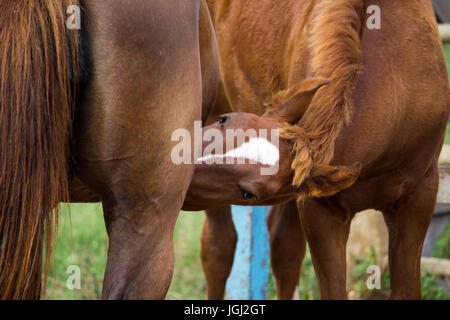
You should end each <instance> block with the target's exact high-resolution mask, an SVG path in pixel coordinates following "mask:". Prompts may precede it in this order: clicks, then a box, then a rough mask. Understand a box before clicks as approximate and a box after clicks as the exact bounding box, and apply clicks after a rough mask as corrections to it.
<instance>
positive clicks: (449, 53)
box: [444, 43, 450, 74]
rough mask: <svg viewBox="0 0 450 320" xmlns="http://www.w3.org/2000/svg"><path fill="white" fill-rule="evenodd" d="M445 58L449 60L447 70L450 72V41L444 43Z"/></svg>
mask: <svg viewBox="0 0 450 320" xmlns="http://www.w3.org/2000/svg"><path fill="white" fill-rule="evenodd" d="M444 53H445V59H446V60H447V70H448V73H449V74H450V43H444Z"/></svg>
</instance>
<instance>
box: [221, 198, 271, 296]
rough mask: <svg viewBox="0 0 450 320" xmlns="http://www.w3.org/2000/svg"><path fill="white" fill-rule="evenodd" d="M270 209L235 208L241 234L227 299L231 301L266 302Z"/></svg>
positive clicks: (239, 233)
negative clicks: (268, 218)
mask: <svg viewBox="0 0 450 320" xmlns="http://www.w3.org/2000/svg"><path fill="white" fill-rule="evenodd" d="M269 209H270V208H269V207H241V206H232V207H231V213H232V216H233V223H234V226H235V228H236V231H237V234H238V242H237V246H236V251H235V255H234V262H233V268H232V269H231V274H230V277H229V278H228V280H227V286H226V295H227V298H228V299H231V300H265V299H267V284H268V282H269V251H270V249H269V234H268V231H267V225H266V219H267V214H268V212H269Z"/></svg>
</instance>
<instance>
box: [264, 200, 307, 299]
mask: <svg viewBox="0 0 450 320" xmlns="http://www.w3.org/2000/svg"><path fill="white" fill-rule="evenodd" d="M267 224H268V227H269V233H270V259H271V263H272V270H273V273H274V276H275V279H276V287H277V296H278V299H282V300H290V299H292V298H293V296H294V291H295V289H296V288H297V286H298V282H299V280H300V271H301V266H302V261H303V258H304V257H305V249H306V239H305V235H304V233H303V230H302V226H301V224H300V217H299V212H298V209H297V203H296V200H292V201H290V202H288V203H285V204H282V205H278V206H274V207H272V209H271V210H270V213H269V218H268V219H267Z"/></svg>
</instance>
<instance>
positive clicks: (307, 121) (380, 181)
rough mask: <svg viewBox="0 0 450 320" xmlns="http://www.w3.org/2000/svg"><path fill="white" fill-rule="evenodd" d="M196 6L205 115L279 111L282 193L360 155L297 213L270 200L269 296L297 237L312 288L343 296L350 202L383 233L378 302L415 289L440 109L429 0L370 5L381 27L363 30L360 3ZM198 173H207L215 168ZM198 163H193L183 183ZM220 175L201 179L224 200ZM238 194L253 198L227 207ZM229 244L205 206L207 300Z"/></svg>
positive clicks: (441, 72) (216, 293)
mask: <svg viewBox="0 0 450 320" xmlns="http://www.w3.org/2000/svg"><path fill="white" fill-rule="evenodd" d="M208 5H209V7H210V11H211V13H212V16H213V20H214V23H215V29H216V34H217V39H218V42H219V54H220V63H221V67H222V70H221V79H222V84H221V88H220V90H219V92H220V94H219V97H218V99H217V104H216V108H217V110H219V111H218V113H220V112H223V111H226V110H227V109H229V110H232V111H237V112H251V113H255V114H257V115H263V114H265V116H264V117H263V118H260V121H267V119H271V120H278V121H280V124H279V126H280V128H282V129H281V136H282V137H284V138H285V139H288V140H289V141H290V142H291V145H292V156H293V159H294V160H293V162H292V169H293V172H294V173H293V186H294V189H295V190H296V191H298V190H301V189H306V190H307V192H304V193H303V194H305V195H309V196H320V195H321V194H320V193H317V192H314V190H313V188H311V187H310V186H311V185H313V186H314V187H316V190H317V189H320V188H317V187H319V186H320V185H314V184H312V183H311V182H310V180H309V178H310V177H311V174H312V173H313V172H314V168H315V167H316V166H317V165H318V164H321V165H333V164H339V165H345V164H347V165H349V164H352V163H355V162H359V163H361V164H362V171H361V174H360V177H359V179H358V180H357V182H356V183H355V184H354V185H352V186H351V187H350V188H348V189H346V190H344V191H342V192H339V193H337V194H335V195H333V196H329V197H322V198H320V197H309V198H307V199H304V201H302V205H301V206H300V208H299V209H300V210H299V211H298V212H299V215H298V213H297V209H296V205H295V203H294V202H290V203H287V204H284V205H282V206H280V207H275V208H273V210H272V213H271V216H270V218H269V223H270V224H271V226H270V234H271V249H272V267H273V269H274V274H275V277H276V280H277V292H278V297H279V298H283V299H290V298H292V296H293V292H294V289H295V287H296V286H297V284H298V281H299V275H300V266H301V260H302V259H303V255H304V251H305V237H306V239H307V240H308V242H309V245H310V250H311V255H312V260H313V264H314V267H315V271H316V274H317V278H318V282H319V286H320V291H321V296H322V298H323V299H346V298H347V294H346V272H345V269H346V260H345V259H346V254H345V253H346V241H347V238H348V233H349V229H350V223H351V220H352V218H353V216H354V215H355V214H356V213H357V212H359V211H362V210H364V209H369V208H374V209H378V210H380V211H382V212H383V215H384V218H385V221H386V223H387V226H388V230H389V262H390V272H391V289H392V292H391V298H392V299H420V298H421V289H420V255H421V250H422V244H423V240H424V237H425V233H426V230H427V228H428V224H429V222H430V219H431V216H432V214H433V210H434V206H435V200H436V193H437V189H438V182H439V175H438V155H439V153H440V149H441V147H442V143H443V139H444V132H445V127H446V124H447V118H448V114H449V105H450V102H449V86H448V76H447V71H446V68H445V59H444V56H443V50H442V45H441V42H440V39H439V34H438V30H437V26H436V21H435V17H434V13H433V9H432V7H431V4H430V3H429V2H426V1H411V2H408V3H403V2H400V1H389V0H381V1H378V2H377V5H378V6H379V7H380V9H381V12H382V16H381V18H382V21H381V29H369V28H367V27H366V22H367V19H368V15H366V12H367V9H368V6H369V5H370V3H367V2H366V1H363V0H318V1H313V0H287V1H283V2H282V3H277V4H274V2H273V1H272V0H261V1H257V2H255V1H248V0H236V1H233V2H230V1H227V0H210V1H208ZM405 24H406V25H408V28H403V27H402V26H403V25H405ZM317 77H324V78H327V79H330V83H329V84H327V85H324V86H323V87H322V88H320V90H318V92H317V94H316V95H315V97H314V99H312V100H311V99H308V98H305V95H304V94H303V93H304V92H303V91H304V89H305V85H306V86H307V83H305V81H306V82H308V81H310V80H308V79H311V78H313V80H312V81H314V78H316V79H317ZM319 82H320V81H319ZM299 92H300V93H301V94H298V93H299ZM302 92H303V93H302ZM241 117H246V118H248V120H249V121H250V120H251V119H250V117H248V116H244V115H242V114H241V115H236V116H233V115H232V116H231V117H230V119H229V120H228V121H231V122H234V121H236V122H241V121H242V120H239V118H241ZM242 119H244V118H242ZM264 119H265V120H264ZM251 121H252V122H253V124H252V125H254V123H255V120H254V119H253V120H251ZM256 122H257V121H256ZM228 125H233V124H232V123H229V124H228ZM244 127H249V125H246V124H245V123H244ZM282 141H283V140H282ZM281 152H282V151H281ZM280 168H281V167H280ZM210 169H211V172H210V174H211V175H214V171H216V170H217V166H211V167H210ZM203 170H205V172H201V171H203ZM206 170H208V169H207V168H203V167H200V169H199V172H201V174H200V175H199V176H198V177H197V175H195V176H194V180H193V183H192V184H191V186H195V185H196V183H197V182H196V179H197V178H198V179H201V175H205V176H206V175H207V173H206ZM196 172H197V171H196ZM230 176H232V174H231V173H230V172H229V173H228V177H227V180H226V181H225V183H223V184H221V182H222V181H221V180H218V181H216V180H213V179H212V178H211V179H210V180H209V187H210V190H211V191H212V190H214V189H216V188H217V190H219V189H220V188H219V186H216V183H217V184H219V185H220V184H221V187H222V190H223V191H222V194H224V195H225V196H226V197H229V194H228V192H229V191H228V188H235V189H236V190H235V193H236V196H237V195H239V194H240V195H241V196H244V195H246V193H242V192H240V193H239V192H238V189H237V187H236V184H235V185H232V186H230V179H231V178H230ZM218 177H219V178H223V177H224V176H222V175H220V174H218ZM200 184H201V182H200ZM205 184H206V183H205ZM252 190H253V189H250V190H248V191H250V192H251V191H252ZM280 190H281V189H280ZM192 192H194V190H189V191H188V201H189V193H192ZM212 193H213V192H210V194H212ZM255 195H256V196H257V194H255ZM273 196H274V197H275V196H277V194H273ZM208 197H209V196H208ZM211 200H214V201H216V200H220V199H218V198H217V197H212V196H211ZM202 201H203V203H204V204H205V205H206V207H208V206H210V205H211V203H210V202H208V201H206V199H203V200H202ZM242 202H247V203H248V204H252V203H253V202H252V200H251V199H248V200H244V199H241V200H239V201H238V200H236V201H235V202H233V203H242ZM216 203H217V204H222V203H223V201H217V202H216ZM299 217H300V219H299ZM300 220H301V223H300ZM300 226H301V227H302V228H301V227H300ZM235 243H236V233H235V231H234V228H233V224H232V222H231V215H230V210H229V207H227V206H224V207H222V208H218V209H214V210H207V221H206V223H205V226H204V229H203V235H202V261H203V266H204V271H205V275H206V278H207V290H208V298H215V299H220V298H222V297H223V295H224V288H225V280H226V278H227V276H228V274H229V272H230V269H231V264H232V260H233V255H234V248H235Z"/></svg>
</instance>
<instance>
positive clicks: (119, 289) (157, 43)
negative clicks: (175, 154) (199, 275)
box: [77, 0, 202, 299]
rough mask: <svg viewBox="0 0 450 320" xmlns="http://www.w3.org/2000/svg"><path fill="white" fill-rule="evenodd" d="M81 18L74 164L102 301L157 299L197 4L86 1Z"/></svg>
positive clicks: (192, 112) (194, 96)
mask: <svg viewBox="0 0 450 320" xmlns="http://www.w3.org/2000/svg"><path fill="white" fill-rule="evenodd" d="M85 12H87V13H88V14H87V15H86V19H85V21H86V22H85V23H86V24H85V27H83V28H82V31H83V32H85V33H86V34H88V35H89V36H88V37H87V36H85V37H83V41H84V40H86V42H88V43H87V46H88V47H89V57H90V59H89V64H92V65H91V66H90V67H89V70H92V76H91V78H90V79H89V81H88V83H87V88H86V92H85V93H84V100H83V104H82V105H81V106H80V108H79V110H78V114H77V123H78V130H77V134H78V135H77V141H78V160H79V161H78V164H79V166H80V172H79V174H80V178H81V179H82V180H83V183H85V184H86V185H87V186H89V187H90V188H91V189H92V190H94V191H95V192H96V193H97V194H99V195H101V196H102V201H103V206H104V215H105V222H106V228H107V231H108V236H109V248H108V260H107V265H106V271H105V278H104V283H103V298H105V299H161V298H164V297H165V295H166V293H167V290H168V288H169V285H170V281H171V278H172V272H173V259H174V257H173V230H174V226H175V222H176V219H177V216H178V213H179V211H180V209H181V206H182V204H183V201H184V197H185V195H186V191H187V189H188V186H189V183H190V180H191V177H192V174H193V165H192V164H181V165H177V164H176V163H175V161H174V159H172V157H171V154H172V153H171V152H172V149H173V147H174V146H175V145H176V142H172V140H171V139H172V134H173V133H174V131H175V130H177V129H181V128H184V129H187V130H189V132H190V134H191V136H193V134H192V133H193V132H192V131H193V123H194V120H200V118H201V105H202V82H201V79H202V77H201V72H200V71H201V67H200V53H199V37H198V29H199V28H198V27H199V26H198V23H197V22H198V21H199V8H198V1H187V0H152V1H143V0H140V1H132V5H131V2H130V4H129V5H128V4H127V5H125V4H124V2H123V1H120V0H110V1H107V3H106V2H105V1H86V2H85ZM149 17H150V18H149ZM149 30H150V31H149ZM184 132H186V131H184ZM183 139H184V138H183ZM183 141H184V140H183ZM184 142H186V143H188V142H189V141H188V140H186V141H184ZM177 160H178V159H177Z"/></svg>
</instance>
